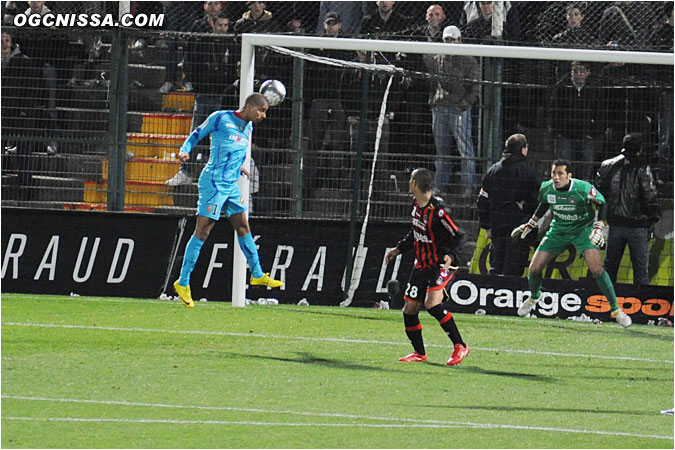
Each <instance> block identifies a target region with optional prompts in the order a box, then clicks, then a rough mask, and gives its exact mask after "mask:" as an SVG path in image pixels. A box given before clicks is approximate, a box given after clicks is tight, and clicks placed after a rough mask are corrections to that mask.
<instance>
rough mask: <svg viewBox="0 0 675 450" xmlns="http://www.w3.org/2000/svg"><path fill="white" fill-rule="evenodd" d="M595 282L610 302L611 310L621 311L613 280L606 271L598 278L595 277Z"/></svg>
mask: <svg viewBox="0 0 675 450" xmlns="http://www.w3.org/2000/svg"><path fill="white" fill-rule="evenodd" d="M595 282H596V283H598V287H599V288H600V291H601V292H602V293H603V294H605V298H607V301H608V302H609V309H610V311H611V312H614V311H616V310H617V309H619V302H617V300H616V292H614V285H613V284H612V280H611V279H610V278H609V274H607V271H606V270H603V271H602V274H601V275H600V276H598V277H595Z"/></svg>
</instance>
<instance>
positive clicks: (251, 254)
mask: <svg viewBox="0 0 675 450" xmlns="http://www.w3.org/2000/svg"><path fill="white" fill-rule="evenodd" d="M237 239H238V240H239V247H240V248H241V251H242V252H244V256H246V261H247V262H248V266H249V267H250V268H251V276H252V277H253V278H260V277H262V276H263V275H265V272H263V270H262V267H260V258H259V257H258V249H257V248H255V242H253V236H251V233H248V234H247V235H246V236H237Z"/></svg>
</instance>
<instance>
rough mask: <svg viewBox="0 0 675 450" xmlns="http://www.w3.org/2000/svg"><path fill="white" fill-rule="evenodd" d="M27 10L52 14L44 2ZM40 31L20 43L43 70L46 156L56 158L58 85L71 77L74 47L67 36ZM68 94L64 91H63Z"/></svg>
mask: <svg viewBox="0 0 675 450" xmlns="http://www.w3.org/2000/svg"><path fill="white" fill-rule="evenodd" d="M28 6H29V7H28V9H26V10H25V11H24V13H23V14H25V15H27V16H32V15H35V14H39V15H41V16H44V15H45V14H48V13H51V10H50V9H49V8H47V7H46V6H45V2H43V1H30V2H28ZM44 30H45V31H37V30H36V32H35V33H31V35H26V36H25V37H22V38H21V41H20V42H19V44H20V45H21V51H22V53H24V54H25V55H26V56H28V57H29V58H31V60H32V61H34V63H35V65H36V67H39V68H40V71H41V72H42V77H43V79H44V84H43V86H44V88H45V90H46V95H45V96H46V99H47V103H46V109H45V113H46V118H47V121H46V126H45V128H46V137H47V139H48V141H49V142H48V144H47V146H46V150H47V154H49V155H54V154H56V153H57V152H58V151H59V146H58V143H57V141H56V139H57V138H58V137H59V135H60V130H59V114H58V110H57V109H56V105H57V100H58V92H59V85H61V86H63V85H65V84H66V82H67V80H69V79H70V78H71V76H72V70H73V67H72V63H73V60H72V59H71V58H70V56H71V45H70V40H69V38H68V36H67V35H65V34H58V33H56V32H55V31H53V30H49V31H47V30H46V29H44ZM63 91H65V89H63Z"/></svg>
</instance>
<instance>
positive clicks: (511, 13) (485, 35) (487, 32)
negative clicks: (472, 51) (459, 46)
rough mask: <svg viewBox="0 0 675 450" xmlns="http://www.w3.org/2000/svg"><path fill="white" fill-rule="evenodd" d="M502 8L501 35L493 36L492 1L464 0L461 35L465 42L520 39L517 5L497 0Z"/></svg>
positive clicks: (493, 12) (493, 10) (493, 14)
mask: <svg viewBox="0 0 675 450" xmlns="http://www.w3.org/2000/svg"><path fill="white" fill-rule="evenodd" d="M499 4H500V7H503V8H504V10H505V11H504V13H503V14H502V18H503V19H502V20H503V22H502V27H501V28H502V32H501V36H493V31H492V18H493V17H494V16H495V9H494V5H493V2H474V1H469V2H464V13H465V15H464V18H465V21H464V22H463V23H465V25H464V26H463V27H462V36H463V37H464V40H465V41H466V42H467V43H470V44H474V43H480V42H486V41H492V40H495V39H499V40H504V41H518V40H520V18H519V16H518V7H517V6H516V5H515V4H513V3H512V2H499Z"/></svg>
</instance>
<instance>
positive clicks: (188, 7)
mask: <svg viewBox="0 0 675 450" xmlns="http://www.w3.org/2000/svg"><path fill="white" fill-rule="evenodd" d="M161 3H162V6H163V7H164V9H163V12H164V20H165V23H164V29H165V30H166V31H169V32H171V31H188V30H189V29H190V25H191V24H192V23H193V22H194V20H195V19H194V18H195V16H196V14H197V12H198V11H197V10H196V7H195V6H196V5H195V2H170V1H163V2H161ZM180 45H182V47H183V53H186V52H187V43H186V42H185V41H184V40H182V42H181V41H179V40H178V39H177V38H175V37H174V36H171V35H170V36H169V38H168V39H167V41H166V51H165V52H164V65H165V67H166V71H165V72H164V84H162V86H161V87H160V88H159V92H161V93H162V94H168V93H169V92H171V90H172V89H173V87H174V85H175V84H176V83H178V82H179V81H181V80H178V78H179V75H178V61H179V55H180V53H179V52H178V47H179V46H180ZM181 78H182V77H181Z"/></svg>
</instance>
